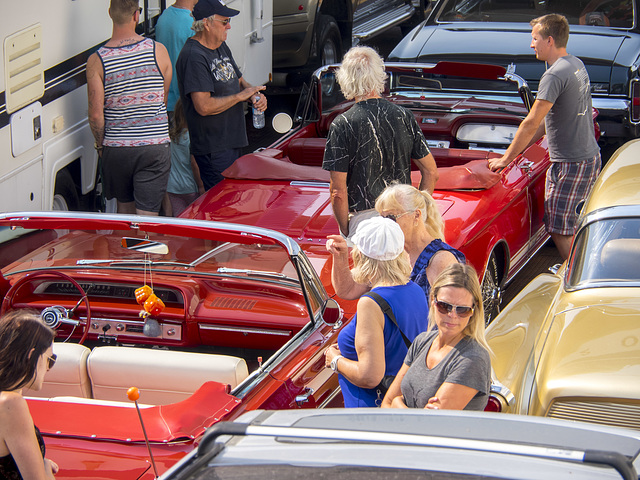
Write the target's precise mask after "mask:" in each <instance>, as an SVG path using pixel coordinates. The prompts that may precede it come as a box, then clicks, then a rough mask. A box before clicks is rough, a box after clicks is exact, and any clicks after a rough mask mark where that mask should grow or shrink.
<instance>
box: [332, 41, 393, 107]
mask: <svg viewBox="0 0 640 480" xmlns="http://www.w3.org/2000/svg"><path fill="white" fill-rule="evenodd" d="M336 79H337V80H338V83H339V84H340V89H341V90H342V94H343V95H344V97H345V98H346V99H347V100H352V99H354V98H356V97H362V96H365V95H369V94H370V93H372V92H374V93H377V94H381V93H382V92H383V91H384V83H385V81H386V80H387V74H386V72H385V71H384V60H382V57H380V55H378V53H377V52H376V51H375V50H374V49H373V48H371V47H353V48H351V49H350V50H349V51H348V52H347V53H346V54H345V56H344V58H343V60H342V65H341V66H340V68H338V71H337V72H336Z"/></svg>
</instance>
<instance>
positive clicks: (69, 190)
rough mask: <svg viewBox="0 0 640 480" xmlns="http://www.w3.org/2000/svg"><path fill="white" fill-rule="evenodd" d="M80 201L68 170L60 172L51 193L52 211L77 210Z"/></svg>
mask: <svg viewBox="0 0 640 480" xmlns="http://www.w3.org/2000/svg"><path fill="white" fill-rule="evenodd" d="M79 204H80V200H79V198H78V191H77V190H76V185H75V183H74V182H73V178H72V177H71V174H70V173H69V171H68V170H60V171H59V172H58V174H57V175H56V186H55V190H54V193H53V204H52V207H51V208H52V210H60V211H70V210H78V205H79Z"/></svg>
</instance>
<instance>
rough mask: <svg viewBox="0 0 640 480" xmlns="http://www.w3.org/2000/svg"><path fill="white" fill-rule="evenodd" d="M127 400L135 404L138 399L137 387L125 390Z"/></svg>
mask: <svg viewBox="0 0 640 480" xmlns="http://www.w3.org/2000/svg"><path fill="white" fill-rule="evenodd" d="M127 398H128V399H129V400H131V401H132V402H136V401H137V400H138V399H139V398H140V390H138V387H130V388H129V390H127Z"/></svg>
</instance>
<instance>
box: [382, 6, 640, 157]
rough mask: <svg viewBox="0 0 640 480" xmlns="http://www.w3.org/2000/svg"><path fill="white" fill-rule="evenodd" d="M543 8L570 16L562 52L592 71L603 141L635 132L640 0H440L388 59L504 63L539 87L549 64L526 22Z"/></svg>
mask: <svg viewBox="0 0 640 480" xmlns="http://www.w3.org/2000/svg"><path fill="white" fill-rule="evenodd" d="M434 3H435V2H434ZM547 13H560V14H563V15H565V16H566V17H567V19H568V20H569V24H570V26H571V33H570V36H569V44H568V46H567V50H568V51H569V53H571V54H573V55H575V56H577V57H579V58H580V59H581V60H582V61H583V62H584V64H585V65H586V67H587V70H588V72H589V77H590V79H591V93H592V96H593V106H594V107H595V108H597V109H598V111H599V112H600V115H599V116H598V122H599V123H600V126H601V128H602V137H601V143H602V145H603V146H607V145H610V146H616V145H619V144H621V143H623V142H625V141H626V140H628V139H631V138H635V137H638V136H639V135H640V127H639V125H640V78H639V74H638V67H639V66H640V25H639V24H638V22H639V17H638V0H440V1H439V2H438V3H437V5H436V6H435V7H434V8H433V10H432V11H431V14H430V16H429V17H428V19H427V20H426V21H425V22H424V23H422V24H421V25H419V26H418V27H417V28H416V29H414V30H413V31H412V32H411V33H409V34H408V35H407V36H406V37H405V38H404V39H403V40H402V42H400V43H399V44H398V46H397V47H396V48H395V49H394V50H393V51H392V52H391V54H390V56H389V61H398V62H400V61H402V62H427V63H436V62H438V61H440V60H449V61H456V62H475V63H490V64H494V65H502V66H504V67H507V70H508V71H513V72H515V73H517V74H518V75H520V76H521V77H523V78H524V79H525V80H526V81H527V82H528V83H529V86H530V87H531V89H532V91H533V92H536V91H537V87H538V81H539V79H540V77H541V76H542V73H543V72H544V70H545V68H546V66H545V63H544V62H541V61H539V60H537V59H536V57H535V54H534V52H533V50H532V49H531V48H530V44H531V27H530V25H529V22H530V21H531V20H532V19H534V18H536V17H539V16H542V15H545V14H547Z"/></svg>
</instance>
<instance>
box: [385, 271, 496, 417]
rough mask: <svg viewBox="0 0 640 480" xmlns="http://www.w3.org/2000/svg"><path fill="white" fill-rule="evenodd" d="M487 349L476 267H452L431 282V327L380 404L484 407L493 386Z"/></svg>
mask: <svg viewBox="0 0 640 480" xmlns="http://www.w3.org/2000/svg"><path fill="white" fill-rule="evenodd" d="M434 326H437V327H438V329H437V330H434V329H433V327H434ZM489 352H490V349H489V346H488V345H487V342H486V340H485V337H484V312H483V309H482V294H481V290H480V284H479V282H478V276H477V274H476V271H475V270H474V269H473V267H472V266H470V265H463V264H455V265H451V266H449V267H447V268H446V269H445V270H444V271H443V272H442V273H441V274H440V276H439V277H438V278H437V279H436V280H435V282H434V285H433V289H432V293H431V308H430V309H429V329H428V330H427V332H425V333H422V334H420V335H418V336H417V337H416V339H415V340H414V342H413V343H412V344H411V347H410V348H409V352H408V353H407V356H406V357H405V359H404V364H403V365H402V367H401V368H400V371H399V372H398V375H397V376H396V378H395V380H394V381H393V383H392V384H391V386H390V387H389V390H388V391H387V394H386V395H385V397H384V400H383V401H382V407H383V408H428V409H447V410H484V407H485V406H486V405H487V401H488V399H489V391H490V387H491V360H490V354H489Z"/></svg>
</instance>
